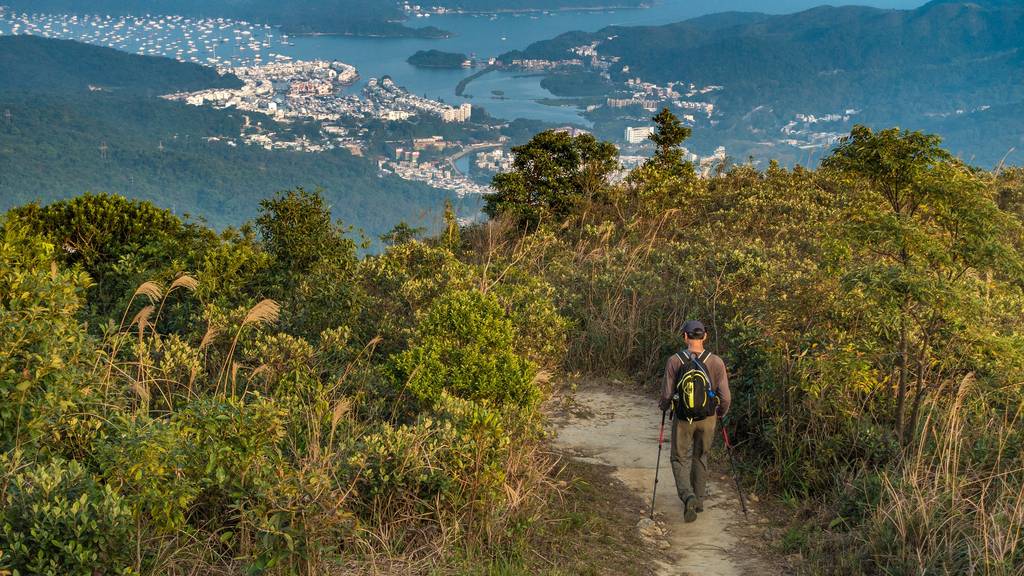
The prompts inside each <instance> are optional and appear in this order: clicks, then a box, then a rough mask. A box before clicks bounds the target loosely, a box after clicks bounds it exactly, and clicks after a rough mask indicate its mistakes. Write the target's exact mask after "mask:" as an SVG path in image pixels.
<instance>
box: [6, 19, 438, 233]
mask: <svg viewBox="0 0 1024 576" xmlns="http://www.w3.org/2000/svg"><path fill="white" fill-rule="evenodd" d="M40 63H42V64H43V65H44V66H49V65H51V64H52V66H53V70H54V72H53V74H39V73H38V71H37V70H35V69H34V67H35V66H37V65H39V64H40ZM0 74H2V75H3V77H4V78H5V79H8V78H9V79H10V83H7V82H5V83H4V85H3V86H0V110H2V111H4V112H5V117H4V118H0V208H2V209H8V208H10V207H12V206H16V205H19V204H24V203H27V202H33V201H39V202H43V203H48V202H51V201H53V200H57V199H61V198H68V197H72V196H76V195H79V194H81V193H83V192H87V191H92V192H116V193H120V194H124V195H127V196H130V197H133V198H140V199H146V200H150V201H152V202H154V203H156V204H158V205H160V206H163V207H166V208H172V209H174V211H175V212H176V213H177V214H185V213H189V214H192V215H193V216H197V217H198V216H202V217H203V218H204V219H205V220H207V221H208V222H209V223H210V224H211V225H213V226H216V227H218V228H222V227H224V226H228V225H238V224H241V223H242V222H243V221H245V220H246V219H249V218H252V217H253V216H255V214H256V209H257V205H258V203H259V201H260V200H261V199H263V198H266V197H268V196H270V195H272V194H273V193H275V192H277V191H279V190H283V189H288V188H292V187H294V186H305V187H307V188H308V189H310V190H314V189H316V188H319V187H322V188H323V189H324V194H325V197H326V198H327V199H328V201H329V203H330V206H331V208H332V210H333V213H334V214H335V215H336V216H337V217H339V218H342V219H344V220H345V221H348V222H358V223H359V225H360V227H361V228H362V229H364V230H365V231H366V232H367V233H368V235H369V236H370V237H371V238H376V237H377V236H378V235H380V234H382V233H383V232H385V231H387V230H388V229H390V228H391V227H392V226H394V225H395V224H396V223H398V222H399V221H402V220H405V221H407V222H410V223H413V224H416V225H426V226H428V227H429V226H435V225H436V224H437V222H438V221H439V218H440V211H439V209H438V208H437V207H438V205H439V203H443V202H444V199H445V198H447V197H448V196H447V195H446V194H444V193H442V192H440V191H436V190H433V189H431V188H428V187H426V186H423V185H420V184H417V183H412V182H408V181H405V180H400V179H398V178H394V177H389V178H381V177H379V176H378V172H377V168H376V166H375V165H374V164H373V163H372V162H370V161H368V160H365V159H362V158H357V157H353V156H352V155H351V154H350V153H348V152H347V151H342V150H335V151H330V152H324V153H316V154H313V153H302V152H294V151H282V150H275V151H268V150H264V149H262V148H259V147H255V146H246V145H244V144H243V145H234V146H232V145H229V144H227V143H226V142H225V140H226V139H235V140H237V139H238V136H239V134H240V132H241V130H242V125H243V124H244V123H245V116H243V115H242V114H240V113H238V112H236V111H231V110H213V109H210V108H199V107H194V106H187V105H185V104H183V103H177V102H168V101H165V100H163V99H160V98H158V97H157V96H158V95H160V94H164V93H167V92H172V91H179V90H191V89H197V88H201V87H204V86H223V85H234V84H237V82H238V81H237V79H234V78H231V77H227V76H225V77H221V76H218V75H217V73H216V72H214V71H212V70H210V69H208V68H203V67H199V66H194V65H191V64H184V63H179V62H175V61H172V60H167V59H163V58H152V57H143V56H134V55H128V54H124V53H121V52H118V51H115V50H111V49H107V48H99V47H95V46H88V45H84V44H80V43H75V42H66V41H59V40H44V39H39V38H34V37H27V36H19V37H16V38H0ZM90 86H91V87H92V89H90ZM6 112H9V113H10V115H9V117H7V115H6ZM247 116H248V117H249V121H250V122H251V123H252V124H253V125H255V124H257V123H260V124H262V129H263V130H266V131H274V132H284V131H292V132H296V133H298V134H301V133H302V131H303V130H309V131H311V132H312V133H313V134H314V135H315V134H316V132H317V131H318V130H319V128H318V127H317V126H316V124H315V123H311V124H309V125H307V126H302V125H290V126H283V125H280V124H279V123H277V122H275V121H274V120H273V119H271V118H269V117H267V116H263V115H260V114H248V115H247Z"/></svg>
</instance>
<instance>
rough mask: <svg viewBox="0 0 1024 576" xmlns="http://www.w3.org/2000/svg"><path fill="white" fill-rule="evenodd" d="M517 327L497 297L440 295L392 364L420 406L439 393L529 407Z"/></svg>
mask: <svg viewBox="0 0 1024 576" xmlns="http://www.w3.org/2000/svg"><path fill="white" fill-rule="evenodd" d="M515 340H516V332H515V328H514V326H513V325H512V322H511V321H510V320H509V319H508V318H507V315H506V314H505V312H504V310H502V309H501V307H500V306H499V305H498V302H497V300H496V298H495V297H494V296H492V295H489V294H483V293H481V292H478V291H475V290H467V291H456V292H450V293H446V294H444V295H443V296H441V297H440V298H439V299H438V300H437V301H436V302H435V303H434V304H433V305H432V306H431V307H430V308H429V309H428V310H427V312H426V314H425V315H424V316H423V318H422V319H421V320H420V322H419V324H418V325H417V327H416V331H415V334H414V336H413V343H412V346H411V347H410V348H409V349H408V350H407V351H405V352H402V353H401V354H398V355H397V356H395V357H394V358H393V359H392V363H393V370H394V376H395V378H396V381H397V383H398V385H399V386H403V385H404V390H403V392H404V393H407V394H409V395H411V396H412V398H413V399H414V400H416V401H417V403H418V404H419V405H421V406H425V407H429V406H432V405H433V404H434V403H435V402H437V401H438V399H440V397H441V393H442V391H447V392H448V393H450V394H452V395H453V396H457V397H459V398H465V399H470V400H476V401H481V402H484V403H492V404H494V405H496V406H503V405H512V406H517V407H530V406H532V405H534V404H535V403H536V402H537V401H538V399H539V397H540V390H539V388H538V387H537V385H536V383H535V382H534V373H535V368H534V366H533V364H532V363H530V362H529V361H528V360H526V359H524V358H522V357H520V356H519V355H517V354H516V353H515V351H514V346H515Z"/></svg>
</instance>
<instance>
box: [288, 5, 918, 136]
mask: <svg viewBox="0 0 1024 576" xmlns="http://www.w3.org/2000/svg"><path fill="white" fill-rule="evenodd" d="M610 1H612V2H613V1H614V0H610ZM858 3H859V4H866V5H870V6H876V7H879V8H900V9H907V8H915V7H917V6H920V5H921V4H922V1H921V0H874V1H871V0H868V1H864V2H858ZM820 4H821V1H820V0H773V1H771V2H763V1H754V0H717V1H710V0H663V1H661V2H659V3H657V4H656V5H655V6H654V7H652V8H647V9H620V10H602V11H588V12H549V13H546V14H498V15H464V14H447V15H443V16H431V17H429V18H414V19H412V20H411V21H410V22H409V25H410V26H426V25H432V26H437V27H438V28H442V29H444V30H448V31H450V32H452V33H453V34H454V36H453V37H451V38H446V39H439V40H429V39H417V38H401V39H393V38H355V37H348V36H301V37H295V38H292V42H293V43H294V44H295V45H294V46H281V47H279V49H278V52H280V53H282V54H286V55H288V56H291V57H294V58H305V59H312V58H321V59H336V60H342V61H344V62H347V63H349V64H352V65H354V66H356V67H357V68H358V69H359V73H360V75H361V77H362V79H363V81H364V82H365V80H367V79H369V78H373V77H381V76H384V75H388V76H391V77H392V78H393V79H394V80H395V81H396V82H398V83H399V84H400V85H402V86H405V87H406V88H407V89H409V90H410V91H412V92H414V93H416V94H420V95H425V96H427V97H428V98H434V99H440V100H443V101H445V102H448V103H453V104H458V103H461V102H465V101H469V102H471V103H473V104H474V105H479V106H483V107H484V108H485V109H486V110H487V111H488V112H489V113H490V114H491V115H493V116H496V117H498V118H503V119H506V120H512V119H515V118H530V119H536V120H545V121H549V122H555V123H570V122H573V123H577V124H583V125H586V124H587V122H586V121H585V120H584V119H583V118H582V117H581V116H580V112H581V111H580V110H579V109H577V108H574V107H567V106H548V105H544V104H540V103H538V102H537V100H539V99H542V98H552V97H553V96H552V94H550V93H549V92H548V91H547V90H545V89H543V88H541V86H540V80H541V79H540V78H539V77H536V76H524V75H522V74H516V73H511V72H492V73H490V74H487V75H485V76H483V77H481V78H479V79H477V80H475V81H473V82H472V83H470V85H469V87H468V88H467V90H466V96H468V97H469V98H468V99H462V98H460V97H457V96H456V95H455V88H456V85H457V84H458V83H459V81H460V80H462V79H463V78H465V77H466V76H469V75H470V74H473V73H474V72H475V70H438V69H419V68H416V67H414V66H411V65H409V64H408V63H407V62H406V59H407V58H408V57H409V56H410V55H412V54H413V53H415V52H416V51H418V50H430V49H435V50H443V51H446V52H461V53H465V54H468V55H475V56H477V57H480V58H485V59H486V58H488V57H491V56H498V55H500V54H503V53H505V52H508V51H510V50H517V49H522V48H525V47H527V46H528V45H530V44H531V43H533V42H537V41H540V40H545V39H549V38H553V37H555V36H557V35H559V34H562V33H564V32H570V31H574V30H582V31H586V32H593V31H596V30H600V29H601V28H604V27H606V26H639V25H659V24H668V23H671V22H678V21H681V20H686V19H688V18H694V17H697V16H701V15H704V14H711V13H715V12H722V11H730V10H746V11H760V12H770V13H776V14H782V13H789V12H796V11H799V10H804V9H807V8H811V7H814V6H817V5H820ZM360 86H361V85H357V86H355V87H354V89H359V87H360ZM495 91H498V92H503V93H504V94H502V95H501V96H500V97H499V96H496V95H495V94H494V92H495Z"/></svg>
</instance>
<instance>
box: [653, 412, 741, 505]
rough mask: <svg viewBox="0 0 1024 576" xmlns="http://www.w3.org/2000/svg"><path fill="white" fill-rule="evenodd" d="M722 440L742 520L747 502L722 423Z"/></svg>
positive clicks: (726, 432) (727, 434)
mask: <svg viewBox="0 0 1024 576" xmlns="http://www.w3.org/2000/svg"><path fill="white" fill-rule="evenodd" d="M722 440H725V448H726V452H728V453H729V464H730V465H731V466H732V479H733V480H734V481H735V482H736V492H737V493H738V494H739V495H740V507H742V508H743V518H745V519H748V520H749V518H747V501H746V498H744V497H743V489H742V488H740V477H739V474H738V473H737V472H736V460H734V459H733V456H732V443H731V442H729V432H728V431H727V430H726V429H725V422H722ZM655 487H657V481H655Z"/></svg>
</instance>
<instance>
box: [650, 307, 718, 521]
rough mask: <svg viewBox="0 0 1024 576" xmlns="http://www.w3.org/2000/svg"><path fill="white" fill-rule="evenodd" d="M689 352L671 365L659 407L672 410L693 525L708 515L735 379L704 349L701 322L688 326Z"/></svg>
mask: <svg viewBox="0 0 1024 576" xmlns="http://www.w3.org/2000/svg"><path fill="white" fill-rule="evenodd" d="M683 337H684V338H685V340H686V348H685V349H684V350H682V351H680V352H679V353H677V354H673V355H672V357H670V358H669V359H668V363H667V364H666V365H665V385H664V386H663V388H662V392H661V400H660V402H659V403H658V406H659V407H660V408H661V410H662V412H665V411H666V410H669V409H670V408H671V409H672V424H673V425H672V440H671V444H670V446H671V452H672V454H671V458H670V461H671V463H672V475H673V476H675V480H676V492H677V493H678V494H679V499H680V500H682V501H683V506H684V511H683V519H684V520H686V521H687V522H693V521H694V520H696V519H697V513H698V512H703V511H704V496H705V495H706V494H707V492H706V490H707V477H708V452H710V451H711V442H712V440H713V439H714V437H715V425H716V424H717V422H718V418H720V417H723V416H725V415H726V413H728V412H729V404H730V402H731V399H732V398H731V396H730V394H729V375H728V374H727V373H726V371H725V362H723V361H722V359H721V358H719V357H718V356H716V355H714V354H712V353H710V352H708V351H707V350H705V349H704V341H705V340H706V339H707V337H708V334H707V330H706V329H705V328H704V324H702V323H701V322H699V321H697V320H688V321H687V322H686V323H685V324H683Z"/></svg>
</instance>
